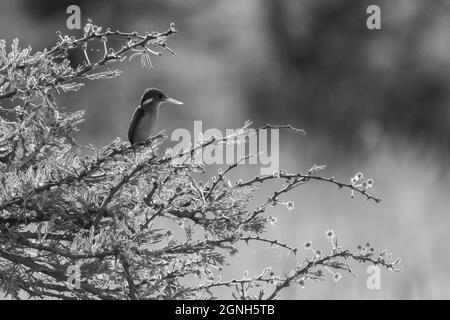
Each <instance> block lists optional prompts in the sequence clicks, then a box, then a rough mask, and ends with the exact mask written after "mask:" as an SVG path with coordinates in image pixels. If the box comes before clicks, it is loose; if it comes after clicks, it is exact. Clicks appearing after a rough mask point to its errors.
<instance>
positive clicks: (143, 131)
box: [134, 108, 158, 142]
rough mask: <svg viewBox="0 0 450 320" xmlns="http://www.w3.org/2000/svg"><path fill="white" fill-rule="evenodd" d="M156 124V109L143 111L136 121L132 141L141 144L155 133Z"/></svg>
mask: <svg viewBox="0 0 450 320" xmlns="http://www.w3.org/2000/svg"><path fill="white" fill-rule="evenodd" d="M157 124H158V108H155V110H145V111H144V112H142V114H141V116H140V117H139V119H138V120H137V123H136V128H135V130H134V140H135V141H136V142H142V141H144V140H146V139H148V138H149V137H150V136H151V135H152V134H154V133H155V131H156V129H157Z"/></svg>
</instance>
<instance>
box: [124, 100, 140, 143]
mask: <svg viewBox="0 0 450 320" xmlns="http://www.w3.org/2000/svg"><path fill="white" fill-rule="evenodd" d="M143 112H144V110H143V109H142V108H140V107H138V108H137V109H136V110H135V111H134V113H133V117H132V118H131V122H130V127H129V128H128V141H130V143H131V144H134V142H135V137H136V129H137V126H138V122H139V119H141V116H142V113H143Z"/></svg>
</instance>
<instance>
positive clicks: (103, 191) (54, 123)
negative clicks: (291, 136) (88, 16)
mask: <svg viewBox="0 0 450 320" xmlns="http://www.w3.org/2000/svg"><path fill="white" fill-rule="evenodd" d="M176 31H177V30H176V29H175V26H174V25H173V24H172V25H171V26H170V28H169V29H168V30H167V31H166V32H163V33H159V32H154V33H147V34H138V33H136V32H133V33H124V32H119V31H111V30H109V29H108V30H106V31H102V29H101V28H100V27H98V26H96V25H94V24H92V22H90V21H89V22H88V23H87V24H86V26H85V28H84V36H83V37H81V38H75V37H69V36H62V35H61V34H60V33H58V38H59V39H58V42H57V43H56V45H55V46H54V47H53V48H51V49H49V50H44V51H42V52H35V53H33V52H32V50H31V48H30V47H28V48H26V49H21V48H19V43H18V40H14V41H13V43H12V46H11V49H10V50H7V47H6V44H5V41H4V40H2V41H1V43H0V102H1V103H2V105H1V106H0V111H1V112H2V114H3V116H2V117H0V174H1V178H0V228H1V234H0V290H1V291H2V292H3V293H4V294H5V295H6V296H8V297H12V298H16V299H21V298H60V299H191V298H205V297H206V298H212V297H214V296H215V295H214V288H217V287H228V288H230V290H231V292H232V293H233V296H234V297H235V298H237V299H253V298H256V299H274V298H276V297H277V296H278V294H279V292H280V291H281V290H283V289H284V288H286V287H288V286H291V285H294V284H299V285H301V286H304V285H305V284H306V283H307V282H308V281H309V280H311V279H313V280H317V279H323V278H325V277H326V274H325V272H324V271H326V272H329V273H331V275H332V277H333V278H334V279H335V280H336V281H337V280H339V279H340V277H341V273H342V272H345V273H347V272H351V269H350V265H349V263H348V261H350V260H354V261H356V262H364V263H369V264H378V265H382V266H384V267H386V268H388V269H390V270H393V271H397V270H398V267H397V265H398V264H399V259H396V260H393V259H392V257H391V255H388V254H387V253H386V252H382V253H380V254H375V253H374V250H373V249H372V248H370V247H365V248H358V249H357V250H356V251H351V250H349V249H343V248H342V247H341V246H340V244H338V241H337V236H336V235H335V234H334V232H333V231H331V230H329V231H327V232H326V236H327V238H328V239H329V242H330V247H331V248H330V250H329V252H327V253H325V252H321V251H318V250H314V249H313V248H312V245H311V243H310V242H306V243H305V245H304V247H305V249H307V250H309V251H311V253H310V254H309V255H310V257H309V258H306V259H305V260H304V261H303V262H302V263H299V265H297V266H294V267H293V269H292V271H291V272H290V273H289V274H287V275H277V274H274V273H273V271H271V270H270V268H265V269H263V270H262V272H261V274H259V275H254V276H251V275H249V274H248V273H246V272H245V273H244V276H243V277H242V278H240V279H238V280H237V279H231V280H221V276H220V273H221V272H220V271H221V270H222V266H223V265H224V264H225V263H226V262H227V257H229V255H236V254H238V253H239V250H238V247H239V245H240V244H241V243H247V244H251V243H253V242H263V243H267V244H268V245H270V246H278V247H280V248H281V249H282V250H287V251H288V252H290V253H292V254H293V255H299V252H298V250H297V249H296V248H294V247H291V246H289V245H288V244H284V243H281V242H279V241H278V240H276V239H273V240H272V239H268V238H265V237H264V231H265V228H266V226H267V225H268V224H273V223H274V221H275V218H274V217H266V216H264V213H266V211H267V210H268V209H270V208H272V207H274V206H277V205H284V206H286V207H287V208H288V209H290V210H292V209H294V204H293V203H292V202H290V201H288V202H283V201H281V200H280V196H282V195H284V194H286V193H288V192H289V191H291V190H293V189H295V188H297V187H299V186H302V185H304V184H306V183H308V182H310V181H313V180H316V181H320V182H325V183H331V184H335V185H337V186H338V187H339V188H346V189H348V190H350V191H351V193H352V195H354V194H355V193H358V194H361V195H362V196H364V197H366V198H367V199H369V200H373V201H376V202H379V201H380V199H379V198H377V197H375V196H373V195H371V194H370V193H369V191H370V187H371V186H372V184H373V181H372V180H371V179H369V180H365V179H364V178H363V176H362V174H357V175H356V176H355V177H354V178H352V181H351V182H349V183H343V182H338V181H336V180H335V179H333V178H324V177H321V176H319V175H318V174H317V173H318V172H319V171H320V170H322V169H323V166H314V167H313V168H311V169H310V170H309V171H308V172H306V173H287V172H284V171H280V172H276V173H274V174H273V175H259V176H256V177H255V178H253V179H251V180H248V181H239V182H238V183H232V182H231V181H230V180H229V179H228V178H227V174H229V173H230V171H232V170H233V169H234V168H236V167H237V165H238V164H239V161H238V162H236V163H235V164H233V165H230V166H229V167H227V168H225V170H223V171H219V173H218V174H217V175H216V176H214V177H213V178H212V179H210V180H207V181H205V182H202V181H200V179H199V178H198V177H201V176H202V174H204V173H205V171H206V169H207V168H205V166H204V165H199V164H196V163H195V162H193V161H191V160H189V159H188V160H186V161H184V162H180V161H175V160H177V159H179V158H181V157H182V156H183V155H188V154H192V153H193V152H196V151H198V150H200V149H203V148H205V147H206V146H208V145H212V144H218V143H227V142H229V141H234V139H235V138H236V137H237V136H246V135H248V134H249V133H250V132H251V131H252V130H251V128H250V123H246V125H245V126H244V127H243V128H241V130H238V131H236V134H234V135H231V136H227V137H224V138H221V139H218V138H215V137H212V138H211V139H206V140H204V141H200V142H199V143H198V144H196V145H194V146H192V147H191V149H189V150H185V151H184V152H181V153H178V154H175V155H173V154H172V153H171V152H170V150H168V151H165V152H163V154H161V155H160V154H159V152H158V151H159V147H160V146H161V144H162V143H163V141H164V140H165V139H166V136H165V134H164V132H160V133H158V134H157V135H155V136H153V137H151V138H149V139H148V140H147V141H146V142H145V143H142V144H140V145H137V146H134V147H132V146H130V144H129V143H128V142H121V141H120V139H116V140H114V141H113V142H112V143H111V144H109V145H107V146H105V147H104V148H102V149H98V148H95V147H93V146H80V145H78V144H77V142H76V141H75V139H74V138H73V134H74V132H75V131H77V130H78V125H79V124H80V123H81V122H82V121H83V116H84V113H83V112H82V111H77V112H64V111H63V110H62V109H61V108H59V107H58V106H57V104H56V102H55V95H56V94H64V93H66V92H68V91H74V90H79V89H80V88H81V87H82V86H83V85H84V84H85V82H86V80H94V79H108V78H114V77H116V76H118V75H119V74H120V72H119V71H118V70H110V69H109V68H105V66H109V65H110V64H112V63H115V62H123V61H124V60H126V59H129V60H131V59H132V58H134V57H139V58H140V59H141V63H142V65H143V66H144V67H146V68H151V67H152V62H151V60H150V59H151V57H153V56H158V55H160V54H161V53H160V52H157V51H156V50H163V51H164V50H165V51H168V52H170V53H173V51H172V50H171V49H170V48H169V47H168V46H167V44H166V41H167V39H168V38H169V37H170V36H171V35H173V34H174V33H175V32H176ZM111 38H114V39H115V40H116V41H117V39H119V40H120V41H121V42H122V44H123V46H122V47H121V48H120V49H114V48H113V46H110V45H109V44H108V41H109V40H110V39H111ZM94 42H97V43H100V44H102V45H103V50H104V52H103V54H102V56H101V57H98V59H96V61H93V57H91V56H90V55H89V54H88V50H87V46H88V43H89V44H91V43H94ZM70 50H82V52H83V54H84V62H83V63H82V64H80V65H78V66H77V67H72V66H71V63H70V61H69V60H68V52H69V51H70ZM7 101H9V102H8V105H12V104H17V105H16V106H15V107H14V108H11V107H5V106H6V105H7V104H6V102H7ZM11 101H12V104H11ZM264 128H269V129H270V128H282V129H287V130H291V131H295V132H301V130H298V129H295V128H293V127H292V126H289V125H286V126H272V125H268V126H266V127H264ZM249 156H251V155H249ZM249 156H247V157H249ZM247 157H246V158H247ZM242 160H245V158H244V159H240V161H242ZM270 180H280V181H282V182H283V184H284V185H283V187H282V188H281V189H279V190H275V191H274V192H273V194H272V196H270V197H269V198H268V199H267V201H265V202H264V203H262V204H260V205H259V206H256V208H255V209H251V203H250V202H251V200H252V199H253V198H254V196H255V194H256V193H257V192H258V187H259V186H260V185H261V184H264V183H266V182H267V181H270ZM158 221H159V222H161V221H171V222H175V223H177V224H178V225H179V227H180V228H181V230H182V231H183V237H182V239H177V237H176V236H175V235H174V230H172V229H171V228H169V227H167V226H168V224H167V223H166V224H164V223H162V224H161V223H159V225H163V226H165V227H157V226H156V225H157V224H158ZM177 228H178V226H177ZM192 276H194V277H192ZM193 278H194V280H193Z"/></svg>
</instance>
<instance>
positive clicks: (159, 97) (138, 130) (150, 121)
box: [128, 88, 183, 144]
mask: <svg viewBox="0 0 450 320" xmlns="http://www.w3.org/2000/svg"><path fill="white" fill-rule="evenodd" d="M165 102H167V103H172V104H178V105H181V104H183V102H181V101H178V100H175V99H173V98H169V97H167V96H166V95H165V94H164V92H162V91H161V90H159V89H154V88H151V89H147V90H145V92H144V94H143V95H142V98H141V103H140V104H139V106H138V107H137V109H136V110H135V111H134V114H133V118H132V119H131V123H130V127H129V128H128V140H129V141H130V143H131V144H135V143H139V142H143V141H145V140H147V139H148V138H149V137H150V135H152V134H154V133H155V131H156V128H157V126H158V118H159V107H160V106H161V105H162V104H163V103H165Z"/></svg>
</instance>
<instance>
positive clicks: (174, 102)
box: [164, 98, 183, 105]
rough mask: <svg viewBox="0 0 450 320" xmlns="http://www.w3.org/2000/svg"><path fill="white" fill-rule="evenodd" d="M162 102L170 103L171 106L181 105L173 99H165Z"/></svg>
mask: <svg viewBox="0 0 450 320" xmlns="http://www.w3.org/2000/svg"><path fill="white" fill-rule="evenodd" d="M164 102H167V103H171V104H179V105H181V104H183V102H181V101H178V100H175V99H173V98H166V99H164Z"/></svg>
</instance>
